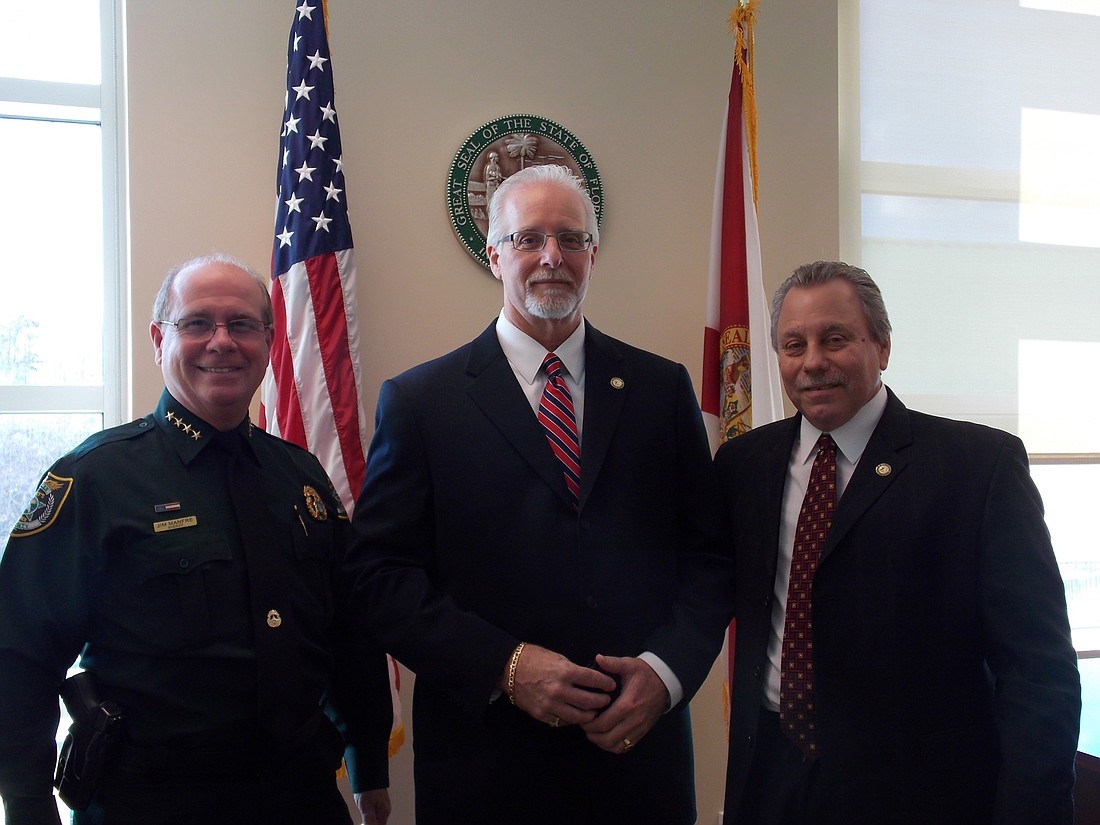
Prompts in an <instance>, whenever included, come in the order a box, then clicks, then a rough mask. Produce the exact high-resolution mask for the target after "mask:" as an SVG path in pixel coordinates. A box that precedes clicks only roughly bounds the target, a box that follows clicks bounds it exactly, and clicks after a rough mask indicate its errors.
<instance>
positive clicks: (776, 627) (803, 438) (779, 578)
mask: <svg viewBox="0 0 1100 825" xmlns="http://www.w3.org/2000/svg"><path fill="white" fill-rule="evenodd" d="M885 409H886V386H885V385H884V384H879V388H878V392H876V393H875V394H874V395H873V396H871V400H870V401H868V402H867V403H866V404H864V405H863V406H862V407H861V408H860V410H859V412H857V413H856V414H855V415H854V416H852V418H851V420H850V421H848V422H847V423H846V424H844V425H843V426H841V427H839V428H838V429H836V430H834V431H833V432H831V433H830V435H831V436H832V437H833V441H835V442H836V447H837V452H836V486H837V503H838V504H839V503H840V498H841V496H843V495H844V489H845V488H846V487H847V486H848V481H849V480H850V479H851V478H852V473H853V472H855V469H856V465H857V464H859V460H860V458H862V456H863V451H864V450H865V449H866V448H867V442H868V441H869V440H870V439H871V433H873V432H874V431H875V427H877V426H878V422H879V419H880V418H882V413H883V411H884V410H885ZM821 433H822V431H821V430H819V429H817V427H815V426H814V425H813V424H811V423H810V422H809V421H807V420H806V419H805V417H803V419H802V428H801V430H800V431H799V437H798V439H797V440H796V441H795V443H794V447H793V448H792V449H791V459H790V463H789V464H788V465H787V483H786V485H785V486H784V488H783V513H782V517H781V521H780V524H779V561H778V563H777V564H776V569H775V594H774V596H775V597H774V598H773V599H772V628H771V633H770V635H769V636H768V672H767V674H766V676H765V681H764V707H766V708H768V709H769V710H772V711H778V710H779V687H780V685H779V683H780V677H781V672H782V666H783V624H784V620H785V618H786V614H787V588H788V586H789V584H790V579H791V556H792V555H793V554H794V532H795V525H797V523H798V513H799V511H800V510H801V509H802V499H803V498H805V497H806V487H807V486H808V485H809V483H810V470H811V469H813V464H814V462H813V459H814V456H815V455H816V454H817V451H816V449H815V448H816V446H817V439H818V438H819V437H820V436H821Z"/></svg>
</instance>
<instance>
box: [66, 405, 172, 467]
mask: <svg viewBox="0 0 1100 825" xmlns="http://www.w3.org/2000/svg"><path fill="white" fill-rule="evenodd" d="M155 429H156V424H154V423H153V416H152V415H151V414H150V415H147V416H145V417H144V418H139V419H137V420H136V421H131V422H130V423H129V424H120V425H119V426H117V427H111V428H109V429H106V430H100V431H99V432H98V433H94V434H92V435H90V436H88V437H87V438H86V439H84V441H83V442H82V443H81V444H80V446H79V447H77V448H76V449H75V450H73V451H72V452H71V453H69V457H70V458H74V459H75V458H80V457H81V456H83V455H86V454H88V453H90V452H91V451H92V450H94V449H96V448H97V447H102V446H103V445H104V444H114V443H115V442H118V441H128V440H129V439H131V438H137V437H138V436H142V435H145V434H146V433H151V432H153V430H155Z"/></svg>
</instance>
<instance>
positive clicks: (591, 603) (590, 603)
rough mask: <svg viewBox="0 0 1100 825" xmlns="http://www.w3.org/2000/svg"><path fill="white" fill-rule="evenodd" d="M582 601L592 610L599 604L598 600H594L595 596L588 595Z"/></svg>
mask: <svg viewBox="0 0 1100 825" xmlns="http://www.w3.org/2000/svg"><path fill="white" fill-rule="evenodd" d="M584 603H585V604H587V605H588V606H589V607H591V608H592V609H593V610H595V609H596V608H597V607H598V606H599V604H600V603H599V601H597V600H596V597H595V596H589V597H588V598H586V599H585V600H584Z"/></svg>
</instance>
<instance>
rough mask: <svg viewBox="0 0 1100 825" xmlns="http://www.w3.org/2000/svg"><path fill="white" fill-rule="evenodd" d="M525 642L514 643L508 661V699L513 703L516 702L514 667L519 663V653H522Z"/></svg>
mask: <svg viewBox="0 0 1100 825" xmlns="http://www.w3.org/2000/svg"><path fill="white" fill-rule="evenodd" d="M526 644H527V642H520V643H519V644H518V645H516V649H515V650H513V651H512V658H511V659H510V660H509V661H508V701H509V702H511V703H512V704H513V705H514V704H515V703H516V667H517V666H518V665H519V654H521V653H523V648H524V646H525V645H526Z"/></svg>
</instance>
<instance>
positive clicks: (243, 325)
mask: <svg viewBox="0 0 1100 825" xmlns="http://www.w3.org/2000/svg"><path fill="white" fill-rule="evenodd" d="M157 323H158V324H168V325H170V326H173V327H175V328H176V332H177V333H179V335H180V337H182V338H190V339H192V340H194V341H209V340H210V339H211V338H213V337H214V333H215V332H217V330H218V327H225V331H226V332H228V333H229V337H230V338H232V339H233V340H234V341H248V340H252V339H254V338H256V337H257V336H260V335H263V334H264V333H265V332H267V331H268V330H269V329H271V327H272V325H271V324H265V323H264V322H263V321H257V320H256V319H255V318H234V319H233V320H232V321H228V322H227V323H224V324H216V323H214V322H213V321H211V320H210V319H209V318H197V317H196V318H180V319H179V320H178V321H157Z"/></svg>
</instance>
